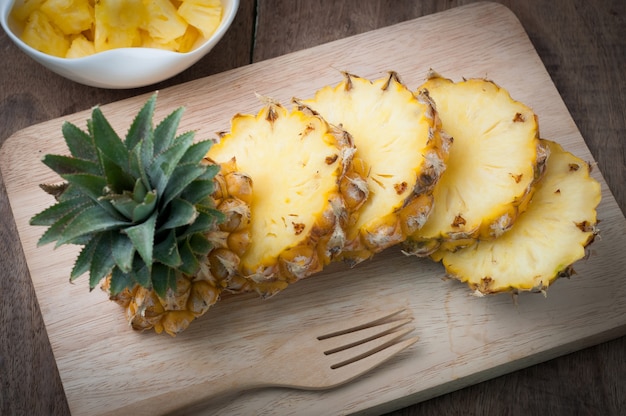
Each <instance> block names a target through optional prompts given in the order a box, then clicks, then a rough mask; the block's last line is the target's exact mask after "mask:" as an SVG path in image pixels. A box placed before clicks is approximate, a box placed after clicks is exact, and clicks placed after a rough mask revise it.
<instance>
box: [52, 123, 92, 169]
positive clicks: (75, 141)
mask: <svg viewBox="0 0 626 416" xmlns="http://www.w3.org/2000/svg"><path fill="white" fill-rule="evenodd" d="M61 131H62V133H63V138H65V143H66V144H67V147H68V149H69V150H70V153H71V154H72V156H74V157H75V158H78V159H84V160H90V161H92V162H95V163H97V162H98V150H97V148H96V145H95V143H94V141H93V138H92V137H91V136H90V135H89V134H87V133H85V132H84V131H83V130H81V129H80V128H78V127H77V126H75V125H74V124H72V123H69V122H65V123H63V126H62V127H61Z"/></svg>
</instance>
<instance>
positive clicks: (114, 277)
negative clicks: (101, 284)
mask: <svg viewBox="0 0 626 416" xmlns="http://www.w3.org/2000/svg"><path fill="white" fill-rule="evenodd" d="M134 285H135V281H134V280H133V279H132V277H131V275H130V273H124V272H122V271H121V270H120V269H118V268H115V269H113V272H111V284H110V285H109V293H110V294H111V295H113V296H115V295H117V294H119V293H120V292H122V291H123V290H124V289H127V288H128V289H130V288H132V287H133V286H134Z"/></svg>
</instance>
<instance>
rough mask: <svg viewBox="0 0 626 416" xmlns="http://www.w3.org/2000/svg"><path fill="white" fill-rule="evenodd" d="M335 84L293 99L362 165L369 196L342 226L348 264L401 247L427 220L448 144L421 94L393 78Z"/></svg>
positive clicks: (350, 79)
mask: <svg viewBox="0 0 626 416" xmlns="http://www.w3.org/2000/svg"><path fill="white" fill-rule="evenodd" d="M344 76H345V78H344V80H343V81H342V82H341V83H339V84H338V85H337V86H334V87H332V86H328V87H325V88H322V89H321V90H319V91H317V93H316V94H315V96H314V98H312V99H309V100H300V101H297V102H298V103H299V104H300V105H301V106H307V107H309V108H311V109H312V110H313V111H315V112H316V113H319V114H320V115H321V116H322V117H324V119H326V120H327V121H328V122H329V123H332V124H335V125H339V126H341V127H342V128H345V129H346V130H347V131H348V132H349V133H350V134H351V135H352V137H353V138H354V142H355V144H356V147H357V153H356V156H357V157H358V158H360V159H361V160H363V161H364V163H365V164H367V166H368V170H367V184H368V188H369V198H368V200H367V202H366V203H365V204H363V206H362V207H361V209H360V210H359V216H358V220H357V221H356V222H355V223H354V224H351V225H350V227H349V228H348V234H347V238H348V242H347V244H346V247H345V248H344V251H343V253H342V255H341V258H342V259H344V260H346V261H348V262H351V263H353V264H356V263H359V262H361V261H363V260H366V259H368V258H370V257H372V255H374V254H375V253H377V252H380V251H382V250H384V249H385V248H387V247H390V246H392V245H395V244H398V243H400V242H402V241H404V240H405V239H406V238H407V236H408V235H410V234H412V233H414V232H415V231H416V230H417V229H419V228H420V227H421V226H422V225H423V224H424V223H425V222H426V219H427V217H428V215H429V213H430V210H431V206H432V203H433V198H432V190H433V187H434V185H435V184H436V183H437V181H438V179H439V176H440V175H441V173H442V172H443V170H444V169H445V160H446V158H447V154H448V145H449V138H448V137H447V136H442V135H441V132H440V123H439V119H438V117H437V113H436V111H435V110H434V108H433V106H432V103H431V101H430V98H429V97H428V95H427V94H426V93H425V92H422V93H419V94H417V95H414V94H413V93H412V92H411V91H410V90H409V89H408V88H406V87H405V85H404V84H402V83H401V82H400V80H399V79H398V76H397V74H396V73H394V72H391V73H390V74H389V76H388V77H386V78H382V79H379V80H376V81H373V82H372V81H369V80H366V79H364V78H360V77H357V76H355V75H351V74H348V73H344Z"/></svg>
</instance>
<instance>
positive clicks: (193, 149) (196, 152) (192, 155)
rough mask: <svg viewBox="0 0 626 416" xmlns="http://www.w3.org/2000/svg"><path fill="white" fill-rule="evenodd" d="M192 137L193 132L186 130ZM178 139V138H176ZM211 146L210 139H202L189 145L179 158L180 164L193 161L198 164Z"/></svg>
mask: <svg viewBox="0 0 626 416" xmlns="http://www.w3.org/2000/svg"><path fill="white" fill-rule="evenodd" d="M186 134H189V135H191V136H192V138H193V134H194V133H193V132H188V133H186ZM177 140H179V139H177ZM211 146H213V142H212V141H210V140H204V141H201V142H197V143H194V144H192V145H191V146H189V149H187V151H186V152H185V155H184V156H183V157H182V158H181V159H180V164H182V165H184V164H188V163H194V164H198V163H200V162H201V161H202V159H204V157H205V156H206V154H207V152H208V151H209V149H210V148H211Z"/></svg>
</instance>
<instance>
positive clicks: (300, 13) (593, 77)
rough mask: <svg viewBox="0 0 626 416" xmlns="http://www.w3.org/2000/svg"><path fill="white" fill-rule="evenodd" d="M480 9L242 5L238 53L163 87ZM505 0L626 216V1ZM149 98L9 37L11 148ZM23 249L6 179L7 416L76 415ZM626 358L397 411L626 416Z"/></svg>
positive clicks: (619, 352)
mask: <svg viewBox="0 0 626 416" xmlns="http://www.w3.org/2000/svg"><path fill="white" fill-rule="evenodd" d="M474 2H475V1H474V0H424V1H422V0H420V1H414V0H397V1H393V2H388V1H386V0H371V1H370V0H368V1H367V2H363V1H360V0H345V1H341V2H336V1H334V0H311V1H309V0H306V1H300V0H298V1H293V2H292V1H291V0H258V1H255V0H242V1H241V9H240V12H239V14H238V16H237V21H236V23H235V25H233V28H232V30H231V31H230V32H229V33H228V35H227V38H228V39H229V40H228V42H227V45H223V43H224V42H226V39H227V38H225V39H223V40H222V42H221V44H220V46H219V47H218V48H216V49H215V50H214V51H213V53H211V54H209V56H207V57H206V58H205V59H203V60H202V61H201V62H199V63H198V64H196V65H194V66H193V67H192V68H190V69H189V70H188V71H186V72H185V73H184V74H181V76H179V77H176V78H175V79H173V80H170V81H167V82H165V83H163V84H162V85H158V86H155V87H154V88H163V86H169V85H177V84H178V83H180V82H182V81H188V80H193V79H199V78H202V77H204V76H207V75H210V74H211V73H216V72H219V71H222V70H226V69H230V68H234V67H237V66H241V65H245V64H247V63H250V62H258V61H260V60H264V59H267V58H270V57H275V56H279V55H282V54H285V53H289V52H293V51H297V50H301V49H305V48H310V47H313V46H316V45H318V44H320V43H322V42H326V41H331V40H335V39H340V38H343V37H345V36H348V35H352V34H357V33H362V32H365V31H367V30H372V29H376V28H379V27H384V26H387V25H390V24H394V23H398V22H401V21H405V20H409V19H412V18H416V17H420V16H422V15H428V14H432V13H435V12H438V11H442V10H445V9H449V8H454V7H457V6H459V5H463V4H468V3H474ZM498 2H499V3H502V4H504V5H506V6H508V7H509V8H510V9H511V10H512V11H513V12H514V13H515V14H516V15H517V17H518V18H519V19H520V21H521V23H522V25H523V27H524V28H525V29H526V32H527V33H528V35H529V37H530V39H531V41H532V43H533V45H534V47H535V48H536V50H537V52H538V54H539V56H540V57H541V60H542V61H543V63H544V64H545V66H546V68H547V70H548V72H549V74H550V75H551V77H552V80H553V81H554V83H555V85H556V87H557V89H558V91H559V92H560V93H561V97H562V98H563V100H564V102H565V104H566V105H567V108H568V109H569V110H570V113H571V114H572V116H573V119H574V121H575V123H576V125H577V126H578V128H579V130H580V131H581V132H582V135H583V137H584V138H585V141H586V143H587V145H588V146H589V148H590V150H591V153H592V154H593V156H594V158H595V160H596V161H597V164H598V168H599V169H600V171H602V172H603V174H604V178H605V179H606V181H607V183H608V185H609V188H610V189H611V191H612V192H613V194H614V195H615V197H616V199H617V202H618V205H619V206H620V207H621V209H622V212H626V188H625V184H626V180H625V179H626V157H625V150H626V142H625V141H624V140H623V139H622V137H623V132H624V131H626V118H625V117H624V114H626V92H625V90H624V88H625V87H626V80H625V76H626V73H625V72H624V70H623V68H625V67H626V37H624V36H623V34H624V33H625V32H626V24H625V23H626V3H625V2H623V1H621V0H598V1H593V2H588V1H586V0H552V1H543V0H528V1H523V2H519V1H513V0H498ZM290 4H297V6H296V7H291V6H290ZM444 46H447V45H444ZM149 90H150V88H146V89H144V90H141V91H137V90H124V91H117V90H98V89H94V88H90V87H85V86H81V85H78V84H74V83H72V82H70V81H67V80H64V79H62V78H60V77H59V76H57V75H55V74H52V73H50V72H49V71H47V70H45V69H43V68H42V67H39V66H37V65H36V64H34V63H33V62H32V61H30V60H29V59H28V58H27V57H26V56H25V55H23V54H21V53H20V52H19V50H18V49H17V48H16V47H15V46H14V45H13V44H12V43H11V42H10V40H9V39H8V37H7V36H6V35H5V34H4V32H2V30H0V143H2V142H3V141H4V140H5V139H7V138H8V137H9V136H10V135H11V134H13V133H14V132H17V131H18V130H20V129H22V128H25V127H27V126H29V125H32V124H34V123H37V122H42V121H45V120H49V119H52V118H55V117H59V116H63V115H66V114H71V113H73V112H75V111H79V110H83V109H88V108H90V107H91V106H93V105H95V104H98V103H109V102H114V101H117V100H119V99H122V98H125V97H131V96H133V95H135V94H138V93H141V92H148V91H149ZM17 241H18V235H17V230H16V226H15V223H14V220H13V216H12V212H11V209H10V207H9V204H8V198H7V194H6V190H5V188H4V183H3V182H2V181H0V264H1V265H2V272H0V334H2V335H1V336H0V414H2V415H3V416H4V415H20V416H21V415H67V414H69V408H68V406H67V401H66V398H65V394H64V391H63V387H62V385H61V383H60V379H59V376H58V372H57V370H56V364H55V361H54V357H53V356H52V352H51V348H50V343H49V341H48V337H47V334H46V330H45V327H44V326H43V322H42V319H41V312H40V309H39V306H38V304H37V301H36V299H35V292H34V290H33V288H32V283H31V279H30V276H29V274H28V270H27V268H26V263H25V261H24V256H23V253H22V250H21V246H20V245H19V244H18V242H17ZM622 249H623V247H622ZM624 351H626V337H621V338H618V339H616V340H613V341H609V342H605V343H602V344H599V345H597V346H593V347H589V348H585V349H583V350H580V351H577V352H574V353H571V354H566V355H563V356H561V357H558V358H555V359H549V360H548V361H547V362H544V363H541V364H537V365H533V366H530V367H527V368H524V369H521V370H518V371H514V372H512V373H509V374H506V375H502V376H500V377H496V378H494V379H491V380H488V381H484V382H480V383H476V384H473V385H472V386H470V387H466V388H462V389H460V390H457V391H455V392H452V393H448V394H443V395H441V396H438V397H436V398H433V399H430V400H426V401H420V402H418V400H415V401H414V402H412V403H407V404H406V406H407V407H405V408H403V409H399V410H396V411H393V412H392V413H390V414H392V415H394V416H400V415H402V416H415V415H431V414H438V415H444V414H445V415H460V414H462V415H485V414H498V415H529V414H542V415H568V416H569V415H622V414H623V409H624V408H626V383H624V379H626V360H625V359H624ZM548 358H549V357H546V359H548ZM398 405H399V406H403V405H405V403H402V404H398ZM265 410H266V411H265V413H266V414H267V413H272V412H271V410H270V409H265ZM260 411H263V409H260ZM209 414H210V412H209Z"/></svg>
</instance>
